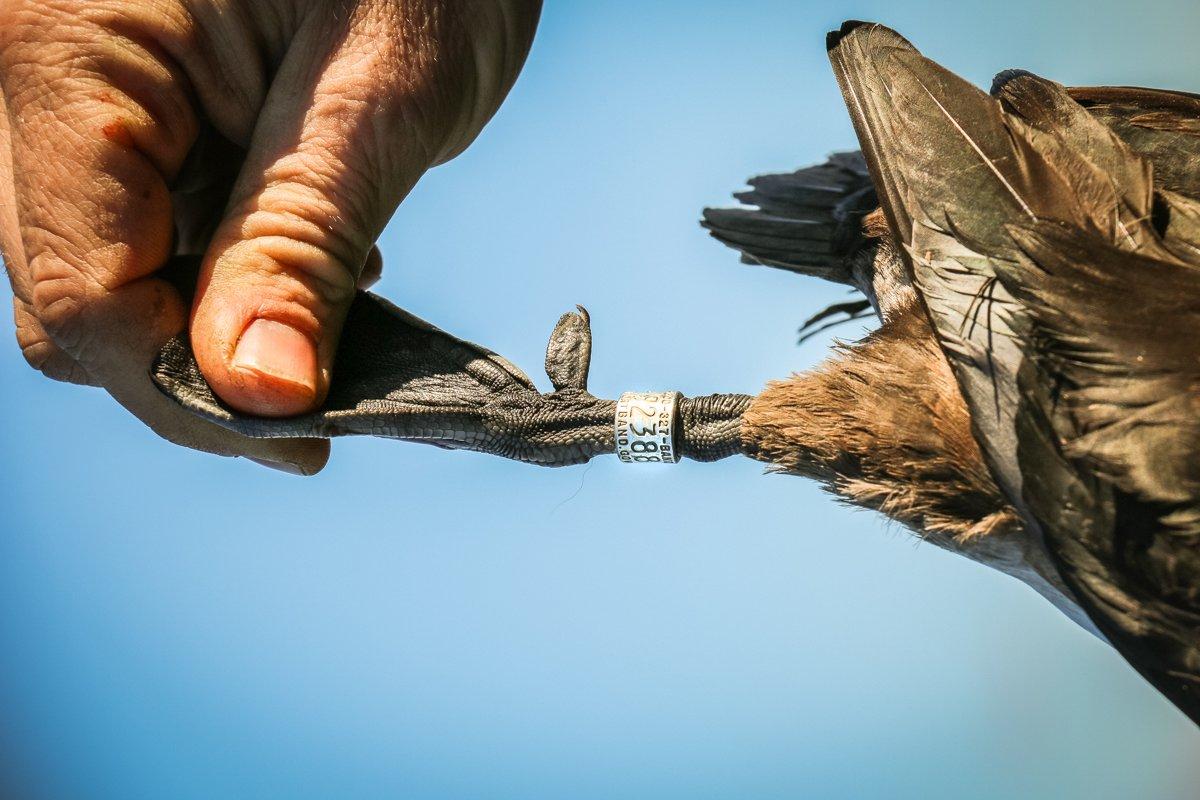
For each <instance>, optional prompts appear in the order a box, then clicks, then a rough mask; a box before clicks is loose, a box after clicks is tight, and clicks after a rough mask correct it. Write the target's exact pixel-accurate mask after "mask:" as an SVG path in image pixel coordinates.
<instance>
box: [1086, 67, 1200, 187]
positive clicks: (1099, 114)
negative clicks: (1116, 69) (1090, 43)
mask: <svg viewBox="0 0 1200 800" xmlns="http://www.w3.org/2000/svg"><path fill="white" fill-rule="evenodd" d="M1068 91H1069V92H1070V94H1071V97H1073V98H1074V99H1075V100H1076V101H1077V102H1078V103H1079V104H1080V105H1082V106H1083V107H1084V108H1086V109H1087V110H1088V111H1089V112H1091V114H1092V115H1093V116H1094V117H1096V118H1097V119H1098V120H1100V121H1101V122H1103V123H1104V124H1105V125H1107V126H1108V127H1110V128H1112V130H1113V131H1115V132H1116V134H1117V135H1118V136H1120V137H1121V138H1122V139H1124V140H1125V142H1126V143H1127V144H1128V145H1129V146H1130V148H1132V149H1133V151H1134V152H1136V153H1137V154H1138V155H1140V156H1142V157H1143V158H1146V159H1148V160H1149V161H1150V162H1152V163H1153V164H1154V171H1155V176H1156V180H1157V182H1158V184H1159V185H1160V186H1161V187H1163V188H1165V189H1169V190H1171V191H1174V192H1179V193H1181V194H1184V195H1187V196H1189V197H1196V198H1200V95H1195V94H1189V93H1187V92H1174V91H1166V90H1162V89H1139V88H1135V87H1128V86H1097V87H1075V88H1071V89H1069V90H1068Z"/></svg>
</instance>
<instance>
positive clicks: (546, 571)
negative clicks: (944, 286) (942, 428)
mask: <svg viewBox="0 0 1200 800" xmlns="http://www.w3.org/2000/svg"><path fill="white" fill-rule="evenodd" d="M847 17H858V18H866V19H877V20H879V21H883V22H886V23H889V24H891V25H893V26H895V27H897V28H899V29H900V30H901V31H902V32H903V33H905V34H906V35H908V36H909V37H910V38H912V39H913V40H914V41H915V42H916V43H917V44H918V45H919V46H921V47H923V48H924V49H925V50H926V52H927V53H929V54H930V55H932V56H933V57H935V58H937V59H939V60H941V61H943V62H944V63H946V64H947V65H948V66H950V67H951V68H953V69H955V70H956V71H959V72H960V73H962V74H964V75H966V76H967V77H969V78H971V79H973V80H975V81H977V82H980V83H985V84H986V82H987V81H988V80H990V76H991V75H992V73H994V72H995V71H997V70H999V69H1002V68H1006V67H1011V66H1022V67H1027V68H1030V69H1033V70H1035V71H1039V72H1042V73H1044V74H1046V75H1048V76H1051V77H1054V78H1057V79H1059V80H1061V81H1064V82H1067V83H1106V82H1110V83H1132V84H1148V85H1160V86H1170V87H1176V88H1183V89H1190V90H1198V89H1200V49H1198V48H1197V47H1196V46H1195V42H1196V37H1197V33H1198V32H1200V9H1198V8H1197V6H1196V5H1195V3H1194V2H1185V0H1176V1H1174V2H1157V3H1154V2H1151V3H1143V4H1139V5H1138V6H1137V7H1136V8H1135V7H1133V6H1131V5H1130V4H1129V3H1127V2H1110V1H1107V0H1106V1H1104V2H1082V1H1079V0H1072V1H1071V2H1058V3H1046V2H1033V1H1032V0H1020V1H1019V2H1007V3H990V2H987V3H985V2H963V1H962V0H957V2H915V3H897V2H859V1H855V2H847V3H832V2H824V3H815V2H742V3H723V2H707V1H706V2H699V1H698V0H690V1H689V2H674V1H673V2H653V3H647V2H630V1H629V0H624V1H623V2H617V1H616V0H612V1H611V2H610V1H607V0H604V1H601V0H591V1H590V2H586V3H584V2H578V3H576V2H566V0H560V2H554V0H550V1H549V2H548V3H547V7H546V10H545V14H544V17H543V23H542V28H541V30H540V32H539V36H538V40H537V42H536V44H535V46H534V50H533V53H532V55H531V57H530V60H529V64H528V67H527V68H526V70H525V72H524V74H523V76H522V78H521V79H520V81H519V82H518V85H517V87H516V89H515V90H514V92H513V94H512V96H511V97H510V99H509V101H508V102H507V104H506V105H505V107H504V108H503V109H502V111H501V112H500V114H499V115H498V116H497V118H496V119H495V120H494V121H493V123H492V124H491V125H490V126H489V127H488V128H487V130H486V131H485V132H484V134H483V135H482V136H481V137H480V139H479V141H478V142H477V143H476V144H475V145H474V147H473V148H472V149H471V150H470V151H469V152H468V153H466V154H465V155H464V156H462V157H460V158H459V159H458V160H457V161H455V162H453V163H452V164H450V165H447V166H445V167H442V168H439V169H437V170H435V171H434V172H432V173H430V174H429V175H428V176H427V177H426V178H425V180H424V181H422V183H421V184H420V185H419V186H418V187H417V189H416V190H415V191H414V192H413V194H412V196H411V197H410V198H409V200H408V201H407V202H406V203H405V204H404V206H403V207H402V208H401V210H400V211H399V213H398V214H397V215H396V218H395V219H394V221H393V222H392V224H391V225H390V226H389V228H388V230H387V232H386V234H385V235H384V237H383V240H382V242H381V247H382V249H383V253H384V258H385V261H386V262H387V268H386V273H385V278H384V280H383V282H382V283H381V284H380V286H379V291H381V292H382V293H383V294H385V295H386V296H388V297H389V298H391V299H393V300H395V301H396V302H398V303H399V304H401V305H403V306H404V307H406V308H408V309H409V310H411V311H413V312H414V313H417V314H418V315H420V316H422V317H425V318H427V319H429V320H431V321H433V322H435V323H436V324H438V325H440V326H442V327H444V328H446V329H447V330H449V331H452V332H454V333H456V334H458V335H461V336H464V337H466V338H469V339H473V340H476V341H479V342H481V343H483V344H485V345H487V346H489V347H492V348H493V349H495V350H497V351H498V352H500V353H502V354H504V355H506V356H508V357H510V358H512V359H513V360H514V361H516V362H517V363H518V364H521V365H523V366H525V367H526V369H528V370H530V371H531V373H532V372H533V371H534V370H536V369H537V367H538V365H539V364H540V363H541V361H542V355H543V347H544V345H545V341H546V337H547V335H548V334H549V331H550V328H551V326H552V324H553V322H554V321H555V319H556V318H557V316H558V315H559V314H560V313H561V312H562V311H564V310H567V309H569V308H571V307H572V305H573V304H574V303H576V302H580V303H584V304H586V305H587V306H588V308H589V309H590V311H591V312H592V316H593V320H594V327H595V333H596V347H595V358H594V366H593V373H592V374H593V390H594V391H595V392H596V393H597V394H602V395H607V396H615V395H616V394H617V393H619V392H621V391H623V390H626V389H632V388H670V389H679V390H682V391H684V392H685V393H704V392H710V391H719V390H734V391H750V392H752V391H756V390H757V389H758V388H759V387H761V386H762V384H763V383H764V382H765V381H767V380H769V379H771V378H777V377H783V376H785V375H787V374H788V373H789V372H790V371H792V370H794V369H800V368H804V367H807V366H810V365H812V364H814V363H815V362H816V361H818V360H819V359H820V358H821V357H822V356H823V354H824V353H825V351H826V347H827V341H813V342H809V343H807V344H806V345H805V346H803V347H799V348H798V347H796V346H795V336H794V332H795V328H796V326H797V324H798V323H799V321H800V320H801V319H803V318H804V317H805V316H806V315H807V314H808V313H809V312H811V311H812V310H814V309H816V308H819V307H821V306H822V305H823V304H825V303H827V302H829V301H831V300H834V299H837V298H840V297H842V296H843V295H842V293H841V292H840V291H838V290H836V289H832V288H829V287H825V286H822V285H820V284H818V283H815V282H812V281H807V280H804V279H800V278H797V277H795V276H792V275H788V274H783V273H775V272H772V271H769V270H764V269H755V268H749V267H744V266H740V265H739V264H738V263H737V259H736V257H735V255H734V254H733V253H732V252H731V251H728V250H726V249H725V248H723V247H721V246H720V245H718V244H716V243H715V242H712V241H711V240H709V239H708V238H707V237H706V236H705V235H704V234H703V232H702V231H701V230H700V229H699V227H698V226H697V224H696V219H697V216H698V213H699V210H700V208H701V207H702V206H704V205H705V204H714V203H723V202H725V201H726V198H727V196H728V194H729V192H731V191H733V190H735V189H737V188H738V187H739V186H740V185H741V184H742V182H743V180H744V179H745V178H746V177H747V176H749V175H751V174H754V173H757V172H764V171H772V170H776V171H777V170H783V169H790V168H793V167H796V166H799V165H801V164H804V163H807V162H812V161H815V160H819V159H820V158H822V157H823V156H824V155H825V154H826V153H827V152H828V151H830V150H834V149H839V148H846V147H848V146H851V145H852V144H853V141H854V140H853V136H852V133H851V129H850V126H849V124H848V122H847V120H846V116H845V113H844V110H843V108H842V105H841V102H840V99H839V97H838V94H837V90H836V86H835V84H834V81H833V80H832V78H831V76H830V73H829V69H828V67H827V64H826V62H825V56H824V47H823V37H824V32H825V31H826V30H827V29H829V28H830V27H834V26H836V25H837V24H838V23H840V21H841V20H842V19H843V18H847ZM646 281H652V282H654V283H655V284H657V285H660V286H668V287H671V288H672V291H673V299H672V301H671V307H670V308H669V309H668V310H667V313H660V314H656V315H655V316H654V317H653V319H652V320H641V321H638V320H636V319H635V318H634V317H633V316H632V315H631V314H630V313H629V311H628V309H627V307H626V306H625V305H624V302H623V301H624V298H625V297H626V296H627V294H628V292H629V287H630V286H633V285H638V284H640V283H643V282H646ZM514 287H516V288H514ZM635 323H636V324H635ZM840 333H841V335H843V336H854V335H856V331H855V330H854V329H853V328H851V329H843V330H842V331H840ZM647 336H652V337H653V338H654V339H656V340H657V341H658V342H659V345H658V347H657V349H656V351H655V357H654V358H652V359H640V360H634V359H632V358H630V357H629V356H628V355H623V354H628V353H632V352H634V350H635V344H636V342H637V341H638V340H640V339H643V338H645V337H647ZM0 387H3V391H0V419H4V420H6V421H8V424H7V425H5V426H4V427H3V428H0V477H2V478H3V480H2V481H0V504H2V505H3V508H4V514H3V518H2V521H0V532H2V535H0V774H2V779H3V781H4V786H5V787H6V789H7V793H6V794H4V796H5V797H10V796H11V797H15V798H48V799H51V800H58V799H59V798H71V799H72V800H91V799H92V798H97V799H101V798H102V799H104V800H107V799H108V798H114V799H115V798H120V799H121V800H141V799H142V798H145V799H146V800H151V799H153V800H160V799H161V798H172V799H173V800H191V798H196V799H197V800H198V799H199V798H206V799H208V798H223V799H226V800H234V799H235V798H254V799H256V800H257V798H285V799H286V800H308V798H313V799H314V800H315V799H316V798H334V797H336V798H355V800H374V799H375V798H379V799H380V800H382V799H383V798H398V797H403V798H414V799H416V800H426V799H428V800H440V799H441V798H480V797H486V798H563V797H570V798H573V799H574V800H586V799H587V798H643V797H644V798H656V800H668V799H669V798H675V797H678V798H746V797H753V798H784V797H820V798H831V799H832V798H855V799H857V798H887V799H888V800H901V799H902V798H923V799H930V800H933V799H937V798H946V800H951V799H953V800H961V799H962V798H968V797H969V798H978V799H981V800H983V799H991V798H995V799H996V800H999V799H1000V798H1055V799H1056V800H1071V799H1073V798H1088V799H1089V800H1103V799H1105V798H1113V799H1114V800H1115V799H1116V798H1122V799H1123V798H1129V797H1137V798H1139V800H1168V799H1170V800H1175V799H1179V800H1182V798H1187V797H1194V796H1195V795H1196V791H1197V786H1198V785H1200V757H1198V754H1200V733H1198V732H1197V730H1196V729H1195V728H1194V727H1193V726H1192V725H1190V724H1189V723H1188V722H1186V721H1185V720H1184V718H1183V717H1182V716H1181V715H1180V714H1178V713H1177V712H1176V711H1175V710H1174V709H1173V708H1171V707H1170V706H1169V705H1168V704H1167V703H1166V702H1164V701H1163V700H1162V699H1161V698H1160V697H1158V696H1157V695H1156V694H1155V693H1154V692H1153V691H1152V690H1151V689H1149V688H1148V687H1147V686H1146V685H1145V684H1144V683H1143V682H1142V681H1141V680H1140V679H1139V678H1138V677H1137V676H1136V675H1134V674H1133V672H1132V671H1131V670H1130V669H1129V668H1128V667H1126V666H1125V665H1124V664H1123V662H1122V661H1121V660H1120V659H1119V658H1118V657H1117V656H1116V654H1115V653H1113V652H1112V651H1110V650H1109V649H1108V648H1107V647H1106V646H1104V645H1102V644H1100V643H1098V642H1097V641H1095V640H1093V639H1092V638H1090V637H1089V636H1088V635H1087V634H1085V633H1084V632H1083V631H1081V630H1079V629H1077V628H1075V627H1074V626H1073V625H1072V624H1071V623H1069V622H1068V621H1067V620H1066V619H1065V618H1063V617H1062V616H1061V615H1059V614H1058V612H1056V611H1055V610H1053V609H1052V608H1051V607H1050V606H1049V605H1048V604H1046V603H1045V602H1044V601H1042V600H1041V599H1040V598H1038V597H1037V596H1036V595H1034V593H1033V592H1032V591H1030V590H1028V589H1026V588H1025V587H1024V586H1022V585H1020V584H1018V583H1016V582H1015V581H1013V580H1011V579H1009V578H1006V577H1004V576H1002V575H1000V574H998V573H994V572H991V571H988V570H986V569H984V568H982V567H979V566H977V565H975V564H972V563H969V562H967V561H965V560H962V559H959V558H956V557H953V556H950V555H947V554H945V553H942V552H940V551H938V550H936V549H934V548H933V547H930V546H922V545H920V544H918V543H917V542H915V541H914V540H913V539H912V538H910V537H909V536H908V535H907V534H905V533H904V532H903V531H901V530H899V529H897V528H895V527H893V526H889V525H887V524H885V523H884V522H883V521H882V520H881V519H879V518H877V517H875V516H873V515H871V514H868V513H866V512H855V511H851V510H849V509H846V508H844V507H841V506H838V505H837V504H836V503H834V502H833V501H832V500H830V499H829V498H828V497H826V496H824V495H823V494H822V493H821V492H820V491H819V490H818V489H817V488H816V487H814V486H813V485H810V484H808V483H806V482H804V481H801V480H799V479H795V478H787V477H775V476H763V475H762V470H761V469H760V467H759V466H758V465H756V464H754V463H751V462H749V461H746V460H729V461H726V462H722V463H720V464H717V465H707V466H706V465H698V464H690V463H689V464H683V465H680V466H678V467H675V468H647V469H633V468H630V467H626V466H623V465H619V464H617V463H615V460H614V459H611V458H609V459H599V460H597V461H596V462H594V463H593V464H592V465H590V466H587V467H578V468H572V469H566V470H560V471H547V470H542V469H537V468H533V467H526V466H522V465H518V464H512V463H507V462H503V461H499V460H493V459H490V458H487V457H483V456H476V455H473V454H464V453H448V452H442V451H439V450H436V449H433V448H424V447H419V446H415V445H406V444H400V443H395V442H387V441H372V440H355V441H339V442H336V443H335V446H334V457H333V461H332V463H331V465H330V467H329V468H328V469H327V470H326V472H324V473H323V474H322V475H321V476H319V477H317V478H313V479H308V480H301V479H295V478H290V477H287V476H283V475H278V474H275V473H272V472H268V471H266V470H263V469H260V468H258V467H256V466H254V465H253V464H249V463H246V462H240V461H231V460H225V459H218V458H213V457H209V456H203V455H198V454H195V453H191V452H187V451H183V450H179V449H176V448H173V447H171V446H169V445H167V444H165V443H163V442H160V441H157V440H156V439H155V438H154V437H153V436H152V435H150V434H149V432H148V431H146V430H145V429H143V428H142V427H141V425H140V424H139V423H137V422H136V421H135V420H133V419H132V418H131V417H129V416H128V415H126V414H125V413H124V412H123V411H122V410H121V409H120V408H118V407H117V406H115V405H114V404H113V403H112V402H110V401H109V400H108V398H107V397H106V396H105V395H103V394H102V393H100V392H98V391H96V390H87V389H80V388H76V387H69V386H65V385H59V384H53V383H50V382H48V381H45V380H43V379H41V378H40V377H38V376H36V375H35V374H34V373H32V372H31V371H29V370H28V369H27V368H26V367H25V366H24V364H23V362H22V361H21V358H20V355H19V353H18V351H17V348H16V346H15V345H14V344H11V340H9V341H8V342H6V343H5V344H4V346H3V347H0ZM648 495H653V496H654V497H656V498H657V501H656V503H655V504H652V505H646V506H644V507H643V508H642V509H641V511H640V513H639V515H638V516H637V517H636V518H635V519H630V517H628V516H627V515H624V514H623V511H624V510H626V509H628V508H629V505H630V502H631V499H632V498H640V497H645V496H648Z"/></svg>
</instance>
